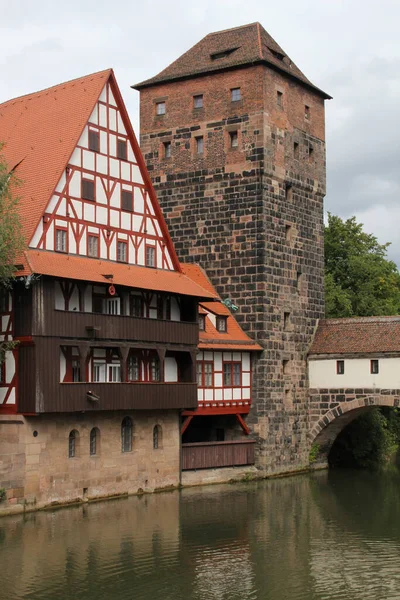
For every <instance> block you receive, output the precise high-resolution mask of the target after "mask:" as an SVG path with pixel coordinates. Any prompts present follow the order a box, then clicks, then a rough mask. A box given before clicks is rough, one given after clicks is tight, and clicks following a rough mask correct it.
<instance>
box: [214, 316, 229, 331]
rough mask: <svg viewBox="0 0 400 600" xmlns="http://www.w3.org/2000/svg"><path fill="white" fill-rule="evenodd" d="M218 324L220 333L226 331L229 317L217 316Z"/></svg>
mask: <svg viewBox="0 0 400 600" xmlns="http://www.w3.org/2000/svg"><path fill="white" fill-rule="evenodd" d="M216 325H217V331H219V332H220V333H226V331H227V318H226V317H217V320H216Z"/></svg>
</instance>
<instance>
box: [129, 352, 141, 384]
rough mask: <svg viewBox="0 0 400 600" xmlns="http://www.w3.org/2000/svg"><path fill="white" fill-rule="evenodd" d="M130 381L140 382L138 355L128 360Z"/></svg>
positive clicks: (133, 355)
mask: <svg viewBox="0 0 400 600" xmlns="http://www.w3.org/2000/svg"><path fill="white" fill-rule="evenodd" d="M128 381H140V360H139V357H138V356H137V355H136V354H130V356H129V358H128Z"/></svg>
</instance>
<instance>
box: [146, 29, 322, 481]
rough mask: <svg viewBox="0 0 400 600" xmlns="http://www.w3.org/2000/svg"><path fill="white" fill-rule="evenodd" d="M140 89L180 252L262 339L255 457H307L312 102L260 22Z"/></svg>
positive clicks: (284, 467)
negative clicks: (204, 273)
mask: <svg viewBox="0 0 400 600" xmlns="http://www.w3.org/2000/svg"><path fill="white" fill-rule="evenodd" d="M134 88H135V89H137V90H139V91H140V125H141V136H140V140H141V149H142V152H143V154H144V157H145V161H146V164H147V168H148V170H149V171H150V175H151V177H152V181H153V184H154V186H155V188H156V192H157V195H158V199H159V202H160V204H161V207H162V209H163V211H164V215H165V217H166V220H167V222H168V227H169V231H170V232H171V236H172V238H173V240H174V243H175V248H176V250H177V252H178V255H179V258H180V259H181V260H182V261H187V262H199V263H201V264H202V266H203V267H204V268H205V269H206V270H207V273H208V275H209V276H210V278H211V280H212V282H213V284H214V285H215V286H216V288H217V290H218V292H219V293H220V294H221V295H222V297H223V298H230V299H231V300H232V301H233V302H234V304H236V305H237V306H238V307H239V311H238V312H237V313H236V316H237V318H238V320H239V321H240V323H241V325H242V327H243V328H244V329H245V330H246V331H247V332H249V333H250V334H251V335H252V336H253V337H254V338H255V339H256V340H257V341H258V342H259V343H260V344H261V345H262V346H263V348H264V352H263V353H262V355H261V356H260V358H259V359H258V360H257V362H256V364H255V366H254V373H253V382H254V394H253V407H252V411H251V414H250V415H249V418H248V424H249V425H250V427H251V428H252V430H253V433H254V435H255V436H256V437H257V440H258V442H259V443H258V466H259V467H260V468H261V469H264V470H265V471H266V472H271V473H272V472H283V471H290V470H293V469H296V468H299V467H301V466H303V465H304V464H306V462H307V454H308V450H309V448H308V443H307V429H308V410H307V409H308V392H307V390H308V384H307V365H306V353H307V349H308V347H309V345H310V342H311V339H312V337H313V333H314V329H315V326H316V323H317V319H319V318H320V317H322V316H323V314H324V288H323V282H324V260H323V198H324V195H325V179H326V173H325V142H324V137H325V136H324V101H325V100H326V99H328V98H330V96H328V95H327V94H326V93H325V92H323V91H322V90H320V89H319V88H317V87H315V86H314V85H313V84H312V83H311V82H310V81H309V80H308V79H307V77H305V75H303V73H302V72H301V71H300V70H299V69H298V67H297V66H296V65H295V64H294V63H293V62H292V61H291V59H290V58H289V57H288V56H287V55H286V54H285V52H284V51H283V50H282V48H281V47H280V46H279V45H278V44H277V43H276V42H275V41H274V40H273V39H272V38H271V36H270V35H269V34H268V33H267V32H266V31H265V29H264V28H263V27H262V26H261V25H260V24H259V23H253V24H250V25H245V26H243V27H238V28H235V29H229V30H226V31H220V32H216V33H211V34H209V35H207V36H206V37H205V38H203V39H202V40H201V41H200V42H199V43H197V44H196V45H195V46H193V48H191V49H190V50H188V51H187V52H186V53H185V54H183V55H182V56H181V57H180V58H178V59H177V60H176V61H175V62H173V63H172V64H171V65H169V66H168V67H167V68H166V69H164V71H162V72H161V73H159V74H158V75H156V76H155V77H152V78H151V79H148V80H147V81H144V82H142V83H140V84H137V85H135V86H134Z"/></svg>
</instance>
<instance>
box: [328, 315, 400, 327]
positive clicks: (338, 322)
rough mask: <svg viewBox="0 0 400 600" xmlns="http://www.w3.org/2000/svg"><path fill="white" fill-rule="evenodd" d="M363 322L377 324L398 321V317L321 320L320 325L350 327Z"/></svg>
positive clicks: (379, 316)
mask: <svg viewBox="0 0 400 600" xmlns="http://www.w3.org/2000/svg"><path fill="white" fill-rule="evenodd" d="M364 321H369V322H371V323H374V322H375V323H379V322H382V321H400V315H376V316H367V317H344V318H332V319H321V321H320V323H321V324H322V325H352V324H354V323H362V322H364Z"/></svg>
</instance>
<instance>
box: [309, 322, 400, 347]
mask: <svg viewBox="0 0 400 600" xmlns="http://www.w3.org/2000/svg"><path fill="white" fill-rule="evenodd" d="M381 352H400V316H393V317H355V318H351V319H324V320H321V321H320V322H319V325H318V328H317V331H316V334H315V337H314V341H313V343H312V345H311V348H310V351H309V354H310V355H316V354H364V353H381Z"/></svg>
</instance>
